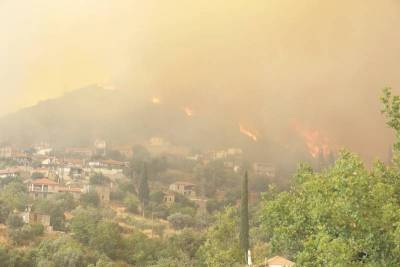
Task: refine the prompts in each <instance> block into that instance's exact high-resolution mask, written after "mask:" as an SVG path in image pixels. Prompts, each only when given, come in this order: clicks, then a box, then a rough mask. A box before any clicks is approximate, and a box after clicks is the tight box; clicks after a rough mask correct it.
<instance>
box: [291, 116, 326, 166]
mask: <svg viewBox="0 0 400 267" xmlns="http://www.w3.org/2000/svg"><path fill="white" fill-rule="evenodd" d="M295 130H296V131H297V132H298V133H299V134H300V135H301V136H302V137H303V138H304V141H305V143H306V146H307V149H308V152H309V153H310V155H311V156H312V157H313V158H316V157H318V156H319V155H321V154H322V155H323V156H324V157H327V156H328V155H329V154H330V153H331V146H330V141H329V139H328V138H327V137H326V136H324V135H323V134H322V133H321V132H320V131H318V130H316V129H306V128H304V127H302V126H301V125H300V124H297V123H296V124H295Z"/></svg>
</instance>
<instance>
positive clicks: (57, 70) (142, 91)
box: [0, 0, 400, 160]
mask: <svg viewBox="0 0 400 267" xmlns="http://www.w3.org/2000/svg"><path fill="white" fill-rule="evenodd" d="M399 25H400V2H399V1H398V0H382V1H376V0H347V1H344V0H330V1H320V0H298V1H294V0H291V1H290V0H269V1H266V0H263V1H261V0H255V1H239V0H229V1H219V0H213V1H211V0H207V1H178V0H172V1H151V0H149V1H138V0H132V1H122V0H121V1H94V0H87V1H83V0H79V1H78V0H76V1H72V0H71V1H50V0H42V1H18V0H17V1H11V0H0V59H1V60H0V78H1V80H2V86H1V89H0V97H1V99H3V101H2V103H3V104H2V105H1V107H0V113H2V114H5V113H7V112H11V111H15V110H17V109H18V108H21V107H25V106H29V105H33V104H34V103H36V102H37V101H39V100H44V99H47V98H50V97H57V96H60V95H62V94H63V93H64V92H66V91H69V90H74V89H77V88H79V87H82V86H86V85H88V84H94V83H100V84H107V85H108V86H113V88H116V89H117V90H127V91H129V92H130V93H131V97H132V101H133V102H135V101H138V100H140V101H146V100H148V99H150V98H151V97H153V96H157V97H159V98H160V99H161V101H163V102H168V103H172V104H173V105H177V106H181V107H182V108H183V107H190V108H191V109H193V111H194V114H195V116H212V114H214V113H218V114H221V113H222V114H224V115H225V116H227V117H229V118H235V119H236V120H237V121H238V123H243V124H245V125H247V126H248V127H250V128H252V129H256V130H257V131H258V133H259V134H260V135H261V136H268V138H271V139H273V140H276V141H277V142H279V143H282V144H285V143H290V142H291V140H290V137H291V136H292V132H293V125H294V124H296V123H300V124H301V125H304V127H305V128H308V129H316V130H319V131H321V132H322V133H323V134H324V135H325V136H327V138H329V140H331V141H330V142H331V143H332V144H334V145H335V146H338V147H342V146H344V147H349V148H350V149H352V150H354V151H356V152H358V153H360V154H362V155H363V156H364V157H365V158H366V159H368V160H371V159H373V158H375V157H381V158H386V155H387V152H388V149H389V146H390V143H391V142H392V133H391V131H389V130H388V129H387V127H386V126H385V123H384V120H383V118H382V116H381V114H380V103H379V96H380V94H381V90H382V89H383V88H384V87H386V86H390V87H392V88H393V89H394V91H395V92H400V75H399V69H400V49H399V48H400V34H399V32H398V30H397V28H398V26H399Z"/></svg>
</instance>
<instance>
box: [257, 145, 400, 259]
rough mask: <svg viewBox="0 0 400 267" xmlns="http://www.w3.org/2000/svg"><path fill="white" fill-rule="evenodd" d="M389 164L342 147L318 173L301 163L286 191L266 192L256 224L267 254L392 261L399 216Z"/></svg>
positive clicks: (291, 256) (310, 257) (399, 207)
mask: <svg viewBox="0 0 400 267" xmlns="http://www.w3.org/2000/svg"><path fill="white" fill-rule="evenodd" d="M392 173H393V172H392V171H391V170H390V168H387V167H385V166H384V165H383V164H382V163H376V164H375V165H374V166H373V167H372V168H371V170H368V169H366V168H365V167H364V165H363V163H362V161H361V160H360V159H359V158H358V157H357V156H355V155H353V154H351V153H349V152H347V151H343V152H341V154H340V155H339V157H338V159H337V160H336V162H335V164H334V165H333V166H331V167H330V168H328V169H326V170H323V171H322V172H313V171H312V170H311V168H310V167H308V166H304V165H303V166H301V167H300V168H299V170H298V172H297V174H296V175H295V176H294V181H293V185H292V187H291V189H290V191H288V192H282V193H279V194H271V195H268V193H267V194H266V197H265V201H264V204H263V205H264V208H263V210H262V217H261V223H262V226H263V229H264V232H265V233H266V239H267V240H268V241H269V243H270V244H271V249H272V253H274V254H281V255H284V256H286V257H289V258H292V259H295V260H296V262H297V263H298V264H299V265H300V266H316V265H317V266H320V265H323V266H395V265H393V263H394V262H400V256H399V254H398V253H397V252H396V250H395V248H396V238H395V236H396V234H395V233H396V230H397V229H398V221H399V220H400V206H399V203H400V202H399V198H398V195H397V194H396V184H395V183H396V182H393V181H394V180H395V179H393V177H392Z"/></svg>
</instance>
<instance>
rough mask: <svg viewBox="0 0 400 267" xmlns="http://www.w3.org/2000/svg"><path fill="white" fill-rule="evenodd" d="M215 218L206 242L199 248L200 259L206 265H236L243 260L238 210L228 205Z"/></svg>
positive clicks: (206, 236)
mask: <svg viewBox="0 0 400 267" xmlns="http://www.w3.org/2000/svg"><path fill="white" fill-rule="evenodd" d="M215 220H216V221H215V224H213V225H212V226H211V227H210V228H208V229H207V232H206V235H205V242H204V244H203V245H202V246H201V247H200V249H199V252H198V254H199V257H200V261H201V262H202V263H203V264H205V265H206V266H213V267H225V266H235V264H238V263H240V262H242V261H243V256H242V250H241V248H240V245H239V235H238V227H237V225H238V214H237V210H236V209H235V208H233V207H227V208H225V210H224V211H223V212H221V213H218V214H216V215H215Z"/></svg>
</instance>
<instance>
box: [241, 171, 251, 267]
mask: <svg viewBox="0 0 400 267" xmlns="http://www.w3.org/2000/svg"><path fill="white" fill-rule="evenodd" d="M240 247H241V248H242V251H243V252H244V256H245V261H246V263H247V252H248V250H249V196H248V175H247V171H246V173H245V175H244V177H243V181H242V199H241V204H240Z"/></svg>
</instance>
